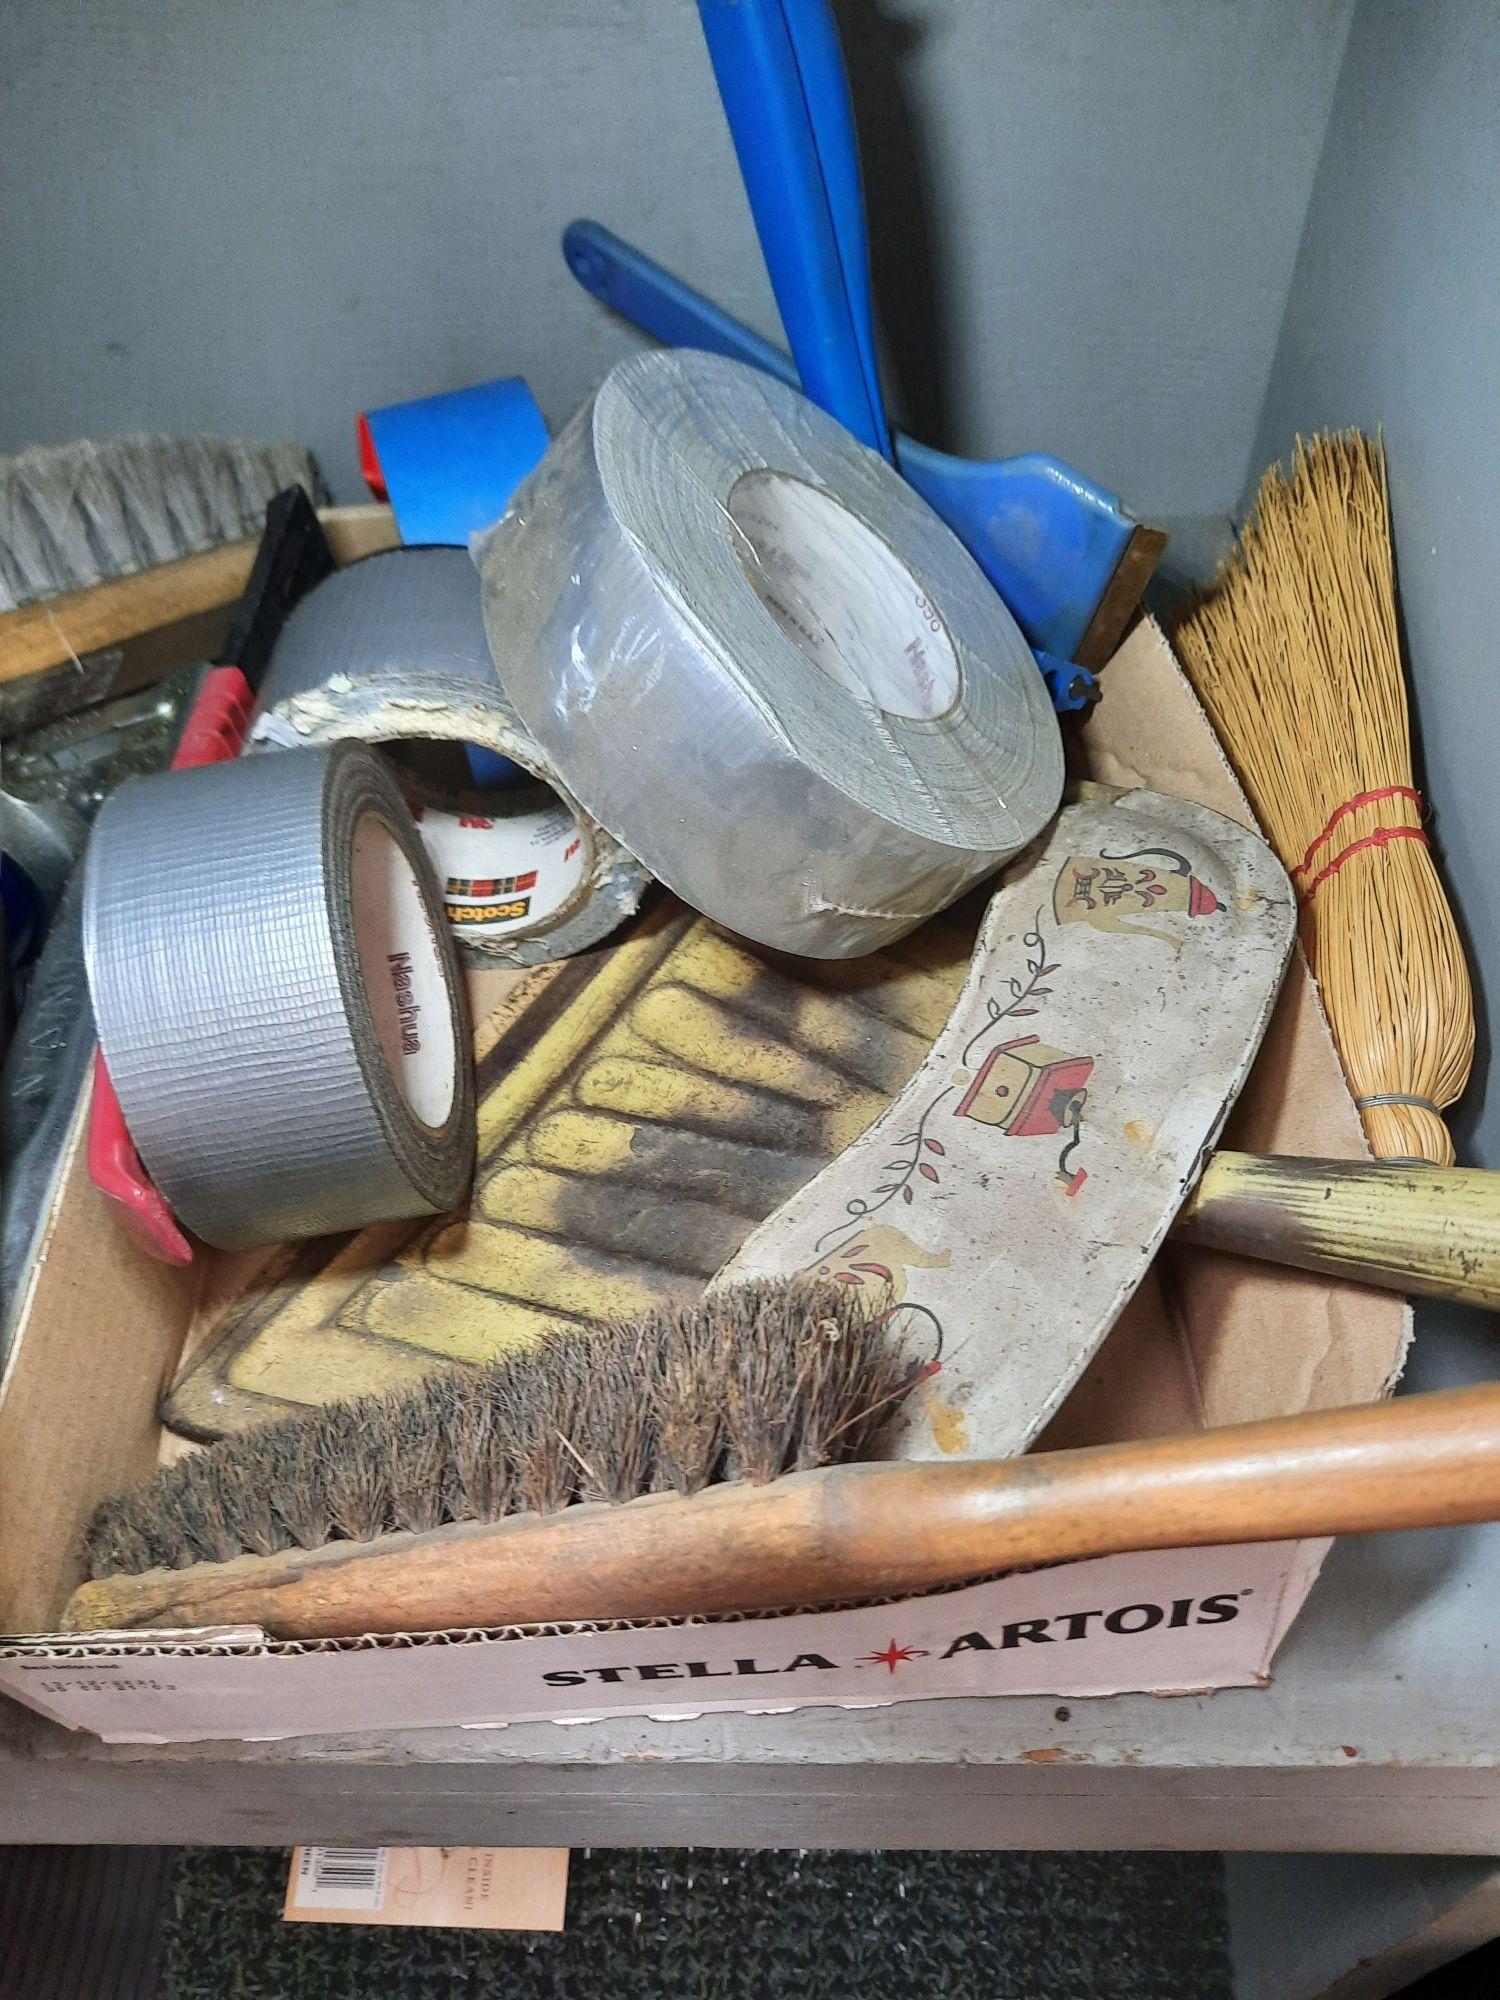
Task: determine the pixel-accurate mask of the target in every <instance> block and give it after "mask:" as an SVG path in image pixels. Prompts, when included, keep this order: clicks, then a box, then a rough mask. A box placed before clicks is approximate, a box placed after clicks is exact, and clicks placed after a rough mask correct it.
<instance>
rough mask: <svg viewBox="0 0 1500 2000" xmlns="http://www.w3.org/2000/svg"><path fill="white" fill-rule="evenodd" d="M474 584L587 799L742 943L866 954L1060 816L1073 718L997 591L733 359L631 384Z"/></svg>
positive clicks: (543, 470)
mask: <svg viewBox="0 0 1500 2000" xmlns="http://www.w3.org/2000/svg"><path fill="white" fill-rule="evenodd" d="M480 570H481V574H482V577H483V580H484V591H485V618H486V624H487V628H488V631H489V637H490V647H491V650H492V652H493V653H494V657H495V661H496V664H497V666H498V667H499V671H500V678H501V680H502V681H503V682H504V684H505V689H506V692H507V694H508V695H509V696H510V699H511V700H512V701H513V702H514V703H515V705H516V708H517V709H518V710H519V712H520V715H521V718H522V720H523V722H524V723H525V724H526V726H527V728H528V729H529V730H530V731H531V733H532V735H533V736H534V737H535V738H536V740H537V742H538V743H539V744H540V745H541V747H542V749H543V751H544V752H545V753H546V755H547V756H548V758H549V759H550V760H551V762H552V764H553V765H554V766H555V768H556V769H557V771H558V772H559V773H560V774H561V776H562V780H563V782H564V783H565V784H566V785H567V787H568V789H569V790H570V791H571V792H572V793H573V795H574V796H575V797H576V798H578V799H580V800H582V802H583V804H584V805H585V806H586V807H587V808H588V810H589V811H590V812H591V813H593V814H594V815H595V816H596V818H598V819H599V820H600V821H601V822H602V824H603V825H605V826H607V827H608V828H609V830H610V831H611V832H612V833H613V834H614V835H615V836H616V837H617V838H618V839H619V840H620V841H622V842H623V843H624V845H625V846H626V847H627V848H629V850H630V851H631V853H633V854H638V855H639V856H640V857H641V859H642V860H643V861H644V862H645V863H646V865H647V866H648V867H649V868H650V869H651V871H652V873H653V874H656V875H659V876H660V877H661V878H662V880H663V881H665V882H667V883H668V884H669V885H670V886H671V887H672V888H673V889H675V890H677V892H678V893H679V894H680V895H682V896H684V897H686V899H687V900H688V901H689V902H691V903H693V904H695V905H696V906H697V907H698V908H699V909H700V910H703V911H705V912H706V913H707V914H708V915H710V916H712V917H716V918H718V919H719V921H720V922H722V923H725V924H727V925H729V926H731V927H732V928H733V929H735V930H738V931H741V932H743V933H744V934H745V935H746V936H747V937H752V938H756V939H758V940H760V941H761V942H762V943H764V944H770V945H778V946H782V947H785V948H787V949H789V950H792V951H798V952H804V953H807V954H809V955H811V956H813V957H822V958H841V957H846V956H851V955H853V954H856V953H859V952H868V951H874V950H876V949H877V948H878V947H879V946H881V945H883V944H888V943H890V942H891V941H892V940H893V939H895V938H898V937H900V936H901V935H902V934H903V933H905V932H906V931H909V930H911V929H912V928H913V926H915V925H916V924H919V923H920V922H922V920H923V919H924V918H925V917H928V916H930V915H932V914H933V912H934V911H936V910H939V909H941V908H943V906H944V905H945V904H947V903H950V902H952V901H953V899H954V898H955V897H956V896H958V895H960V894H961V893H962V892H963V890H964V889H966V888H967V887H969V885H970V884H972V883H974V882H976V881H979V880H980V879H981V878H982V877H984V876H985V875H988V874H990V873H992V872H993V871H994V870H995V869H996V868H997V867H998V866H999V865H1000V864H1001V863H1002V862H1004V861H1005V860H1007V859H1008V858H1009V857H1010V856H1011V855H1013V854H1014V853H1016V852H1017V851H1018V850H1019V849H1020V848H1021V847H1023V846H1025V845H1026V843H1027V842H1028V841H1030V840H1031V839H1032V838H1033V837H1034V836H1035V835H1036V834H1037V833H1038V832H1039V831H1040V829H1041V828H1042V827H1043V826H1044V825H1045V824H1046V822H1047V821H1048V820H1049V819H1050V818H1051V817H1052V815H1053V813H1054V812H1055V811H1056V810H1057V805H1058V800H1059V797H1060V795H1061V790H1062V777H1063V766H1062V746H1061V742H1060V739H1059V736H1058V729H1057V720H1056V717H1055V715H1054V714H1053V711H1052V706H1051V703H1050V701H1049V699H1048V697H1047V692H1046V688H1045V686H1044V684H1043V682H1042V677H1041V675H1040V673H1039V672H1038V670H1037V666H1036V662H1035V661H1034V660H1033V659H1032V657H1031V654H1030V652H1029V651H1028V649H1027V646H1026V643H1025V641H1024V639H1023V638H1022V636H1021V633H1020V630H1019V628H1018V627H1017V625H1016V623H1015V621H1014V619H1013V618H1012V617H1011V616H1010V613H1009V612H1008V611H1007V610H1006V608H1005V606H1004V605H1003V604H1002V603H1001V601H1000V599H999V598H998V597H997V596H996V594H995V591H994V589H993V588H992V587H991V585H990V584H989V583H988V582H987V580H986V579H985V577H984V575H983V574H982V572H981V571H980V569H979V567H978V565H977V564H976V563H975V562H974V560H973V558H972V557H971V556H970V555H969V554H968V552H967V551H966V550H965V549H964V548H963V547H962V546H961V545H960V543H959V542H958V540H957V539H956V538H955V536H954V535H953V534H952V533H951V532H950V530H949V529H948V528H947V527H945V526H944V524H943V523H942V522H941V521H940V520H939V519H938V517H937V515H936V514H934V513H933V512H932V510H931V508H929V507H928V506H927V505H926V503H925V502H924V501H922V500H921V499H919V498H918V497H917V495H916V494H915V493H914V492H913V491H912V490H911V488H910V487H909V486H907V485H906V483H905V482H904V481H903V480H902V479H901V478H900V477H899V476H898V475H897V473H896V472H895V470H894V469H893V468H892V467H891V466H889V465H887V464H886V462H885V461H884V460H883V459H882V458H879V457H878V456H877V455H876V454H875V453H874V452H871V451H867V450H866V449H865V448H864V446H863V445H860V444H858V443H856V442H855V440H854V439H853V438H852V437H850V435H849V434H848V432H847V431H845V430H843V429H842V428H841V427H840V426H839V425H838V424H836V423H835V422H834V421H833V420H832V419H831V418H830V417H827V416H825V415H824V413H823V412H822V411H821V410H819V409H816V408H815V407H814V406H813V405H812V404H811V403H809V402H807V401H806V400H805V398H803V397H801V396H798V395H796V394H795V393H794V392H793V391H792V390H790V389H787V388H784V387H783V386H782V385H781V384H780V383H777V382H773V381H771V380H770V379H769V378H768V377H766V376H764V375H760V374H758V373H757V372H756V371H755V370H753V369H750V368H746V367H743V366H741V365H740V364H738V363H737V362H733V361H725V360H721V359H719V358H718V357H716V356H712V355H707V354H698V353H693V352H689V351H687V350H681V349H678V350H670V351H668V350H662V351H659V352H656V353H651V354H642V355H636V356H634V357H632V359H630V360H628V361H623V362H621V363H620V365H619V366H618V367H617V368H615V369H614V370H613V371H612V372H611V374H610V375H609V376H608V377H607V379H606V380H605V382H604V384H603V386H602V388H600V390H599V391H598V393H597V394H596V395H595V396H594V397H593V399H592V400H591V401H590V402H589V403H587V404H586V405H585V406H584V408H583V409H582V410H581V411H580V412H579V414H578V415H577V416H576V417H575V418H574V419H573V421H572V422H571V423H570V424H569V425H568V427H567V429H566V430H564V431H563V432H562V434H561V435H560V436H559V437H558V438H557V439H556V440H555V442H554V443H553V445H552V446H551V448H550V450H549V451H548V453H547V455H546V457H545V458H544V459H543V460H542V463H541V464H540V465H539V466H538V468H537V470H536V471H535V472H534V473H533V474H532V475H531V476H530V478H529V479H527V480H525V481H524V482H523V483H522V485H521V486H520V487H519V488H518V489H517V491H516V494H515V497H514V498H513V500H512V501H511V504H510V507H509V508H508V509H507V511H506V513H505V514H504V516H502V518H501V520H500V521H499V522H498V523H497V525H496V526H495V527H494V528H493V529H492V530H491V531H490V534H489V535H488V537H487V538H486V540H485V542H484V543H483V545H482V549H481V553H480Z"/></svg>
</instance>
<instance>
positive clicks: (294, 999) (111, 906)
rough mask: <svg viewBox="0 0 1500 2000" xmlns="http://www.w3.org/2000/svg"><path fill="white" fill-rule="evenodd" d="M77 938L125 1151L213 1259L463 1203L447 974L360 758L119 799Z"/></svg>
mask: <svg viewBox="0 0 1500 2000" xmlns="http://www.w3.org/2000/svg"><path fill="white" fill-rule="evenodd" d="M83 936H84V957H85V962H86V964H87V967H88V978H89V990H90V993H91V995H92V997H93V1003H94V1017H95V1021H96V1024H97V1027H98V1031H99V1041H100V1045H101V1047H102V1048H103V1050H104V1057H105V1061H106V1063H107V1064H108V1066H109V1073H110V1076H111V1078H112V1080H113V1082H114V1086H115V1089H116V1091H117V1092H118V1094H119V1099H120V1104H121V1107H122V1109H123V1110H124V1113H125V1122H126V1124H127V1126H128V1127H129V1130H130V1136H131V1138H132V1139H133V1140H134V1141H135V1144H136V1146H137V1148H138V1149H139V1152H140V1155H141V1158H142V1160H143V1162H144V1163H145V1166H146V1169H147V1171H148V1172H149V1173H150V1175H151V1177H152V1179H153V1180H154V1181H155V1182H156V1185H157V1186H158V1187H159V1188H160V1190H161V1192H162V1194H163V1195H164V1196H165V1197H166V1199H167V1200H168V1201H169V1202H170V1203H171V1205H172V1208H173V1209H174V1211H175V1212H176V1214H177V1215H178V1216H179V1218H180V1219H181V1221H182V1222H183V1223H184V1224H185V1225H186V1226H187V1227H188V1228H189V1229H192V1230H194V1231H195V1232H196V1233H197V1234H198V1235H199V1236H201V1237H202V1238H203V1239H204V1240H205V1242H208V1243H212V1244H215V1245H217V1246H218V1247H219V1248H221V1249H236V1248H239V1247H241V1246H242V1245H245V1244H249V1243H260V1242H271V1241H279V1240H282V1239H285V1238H287V1237H296V1236H318V1235H322V1234H324V1233H325V1232H327V1231H330V1230H343V1229H358V1228H361V1227H363V1226H364V1225H365V1224H367V1223H371V1222H382V1221H389V1220H393V1219H395V1218H397V1217H402V1216H415V1215H431V1214H441V1213H444V1212H445V1211H447V1210H449V1209H452V1208H455V1207H457V1206H458V1205H459V1204H460V1203H461V1202H462V1200H463V1198H464V1194H465V1191H466V1189H467V1187H468V1185H469V1181H470V1178H471V1176H472V1173H473V1167H474V1149H475V1132H474V1075H473V1063H472V1060H471V1054H470V1051H471V1046H472V1044H471V1040H470V1030H469V1024H468V1016H467V1009H466V1007H465V1002H464V995H463V980H462V975H461V973H460V972H459V968H458V963H457V958H456V955H455V953H454V949H453V943H452V939H451V936H450V934H449V931H448V927H447V925H446V924H445V923H444V921H443V915H442V902H441V899H440V897H439V895H438V890H437V883H436V881H435V879H434V877H433V873H432V867H431V864H430V862H429V861H428V859H427V856H426V853H425V850H424V849H423V846H422V843H421V840H420V839H419V838H418V835H417V832H416V829H415V827H414V826H413V824H412V820H411V815H410V813H409V812H408V810H407V808H406V804H405V801H404V800H403V799H402V797H401V793H400V791H399V789H398V788H397V785H396V782H395V779H394V778H393V777H392V776H391V774H390V772H389V771H388V770H386V769H385V768H384V766H383V765H382V763H381V762H380V760H379V759H377V758H376V757H375V756H373V755H372V754H371V752H370V751H368V750H366V749H365V748H364V747H363V746H362V745H360V744H356V743H340V744H335V745H332V746H330V747H329V748H326V749H321V750H309V751H306V752H304V753H303V754H302V755H300V756H294V757H252V758H244V759H240V760H237V761H235V762H233V763H228V764H211V765H205V766H204V767H203V768H201V769H199V770H192V771H174V772H170V773H166V774H163V775H161V776H158V777H153V778H133V779H131V780H130V781H129V782H128V783H126V784H124V785H122V786H121V787H120V789H119V790H118V791H117V792H115V793H114V794H113V796H112V797H111V798H109V799H108V800H106V802H105V804H104V806H103V809H102V810H101V811H100V814H99V817H98V820H97V822H96V823H95V827H94V834H93V839H92V841H91V842H90V844H89V851H88V858H87V861H86V864H85V875H84V904H83Z"/></svg>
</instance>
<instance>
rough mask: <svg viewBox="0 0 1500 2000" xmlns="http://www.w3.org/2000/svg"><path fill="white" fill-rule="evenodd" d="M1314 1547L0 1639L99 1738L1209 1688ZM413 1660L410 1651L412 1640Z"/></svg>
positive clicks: (1276, 1609)
mask: <svg viewBox="0 0 1500 2000" xmlns="http://www.w3.org/2000/svg"><path fill="white" fill-rule="evenodd" d="M1304 1546H1305V1545H1302V1544H1298V1543H1288V1542H1278V1543H1264V1544H1258V1545H1251V1546H1246V1547H1235V1548H1229V1549H1185V1550H1169V1551H1160V1550H1152V1551H1145V1552H1142V1553H1138V1554H1129V1555H1116V1556H1107V1557H1101V1558H1098V1559H1096V1560H1093V1561H1088V1562H1078V1563H1064V1564H1058V1565H1054V1566H1052V1567H1049V1568H1043V1569H1036V1570H1029V1571H1022V1572H1016V1573H1013V1574H1011V1575H1008V1576H1002V1577H995V1578H992V1579H990V1580H989V1581H987V1582H982V1583H977V1584H967V1585H963V1586H960V1587H959V1588H957V1589H954V1590H948V1591H937V1592H933V1593H931V1594H930V1595H928V1596H926V1597H920V1598H908V1599H905V1600H900V1601H895V1602H891V1603H887V1604H875V1605H862V1606H852V1607H847V1608H844V1609H840V1610H824V1611H810V1612H809V1611H804V1612H790V1613H780V1614H773V1615H770V1616H764V1617H747V1618H739V1619H735V1618H718V1619H694V1620H654V1621H651V1622H650V1623H643V1624H635V1625H628V1624H614V1625H589V1626H582V1625H580V1626H572V1627H556V1626H553V1627H547V1628H542V1629H539V1630H531V1631H509V1632H478V1631H476V1632H452V1633H425V1634H404V1635H402V1636H400V1637H397V1638H391V1639H384V1640H376V1639H367V1640H352V1641H341V1642H340V1641H327V1642H323V1643H320V1644H315V1645H297V1644H287V1643H276V1642H271V1641H267V1640H265V1639H264V1638H263V1637H262V1635H260V1634H259V1633H257V1632H255V1631H253V1630H247V1629H245V1628H232V1627H231V1628H221V1629H219V1630H216V1631H203V1632H194V1633H181V1634H173V1633H165V1632H164V1633H155V1634H153V1633H132V1634H129V1635H119V1636H117V1637H114V1638H111V1636H110V1635H108V1634H102V1633H101V1634H90V1635H88V1636H87V1637H82V1638H81V1637H72V1638H66V1637H52V1638H46V1637H41V1638H36V1639H27V1640H17V1641H12V1642H9V1643H0V1688H4V1689H5V1690H6V1691H7V1692H9V1693H11V1694H13V1695H15V1696H16V1697H17V1699H19V1700H21V1701H23V1702H25V1703H27V1705H28V1706H30V1707H33V1708H36V1709H38V1710H39V1711H40V1712H41V1713H42V1714H44V1715H48V1716H50V1717H52V1718H53V1719H54V1720H55V1721H58V1722H61V1723H64V1724H66V1725H67V1726H69V1727H72V1728H82V1729H89V1730H92V1731H93V1732H94V1733H96V1734H98V1735H100V1736H102V1737H104V1738H105V1739H106V1740H107V1741H110V1742H121V1743H127V1742H133V1743H168V1742H200V1741H209V1740H214V1739H217V1738H223V1737H224V1736H226V1735H236V1736H240V1737H243V1738H246V1739H248V1740H252V1741H262V1740H275V1739H277V1738H280V1737H285V1736H295V1735H324V1734H343V1733H345V1732H347V1730H348V1729H349V1727H350V1718H351V1717H352V1716H357V1717H358V1718H359V1727H360V1729H362V1730H372V1729H377V1730H393V1729H411V1728H420V1727H424V1726H438V1725H443V1726H450V1727H451V1726H453V1725H455V1724H457V1725H462V1726H466V1727H485V1728H489V1727H496V1726H499V1725H501V1724H504V1723H510V1722H539V1721H554V1722H582V1721H591V1720H597V1719H599V1718H601V1717H607V1716H651V1717H655V1718H660V1719H673V1720H681V1719H685V1718H687V1717H691V1716H697V1715H703V1714H716V1713H722V1712H729V1711H745V1710H750V1711H753V1712H756V1713H766V1712H776V1713H780V1712H784V1711H789V1710H792V1709H796V1708H804V1707H860V1708H863V1707H871V1706H882V1705H884V1704H887V1703H889V1702H893V1701H931V1700H939V1699H942V1698H945V1697H952V1696H974V1695H1005V1694H1049V1695H1066V1696H1069V1697H1085V1696H1094V1695H1110V1694H1121V1693H1126V1692H1130V1691H1136V1690H1139V1689H1141V1688H1142V1687H1147V1688H1153V1689H1155V1690H1157V1691H1158V1692H1172V1693H1184V1692H1192V1693H1203V1692H1207V1691H1210V1690H1212V1689H1216V1688H1221V1687H1246V1686H1254V1685H1256V1684H1258V1683H1259V1682H1261V1681H1263V1680H1264V1679H1265V1677H1266V1674H1267V1672H1268V1670H1269V1665H1270V1658H1271V1654H1272V1652H1273V1651H1274V1649H1275V1646H1276V1643H1277V1641H1278V1639H1279V1637H1280V1635H1281V1632H1282V1631H1283V1630H1284V1629H1285V1623H1286V1619H1287V1616H1288V1606H1289V1602H1290V1600H1291V1599H1292V1598H1293V1597H1294V1596H1296V1594H1297V1592H1298V1590H1299V1588H1300V1579H1299V1563H1300V1560H1301V1554H1302V1550H1303V1548H1304ZM413 1656H415V1657H413Z"/></svg>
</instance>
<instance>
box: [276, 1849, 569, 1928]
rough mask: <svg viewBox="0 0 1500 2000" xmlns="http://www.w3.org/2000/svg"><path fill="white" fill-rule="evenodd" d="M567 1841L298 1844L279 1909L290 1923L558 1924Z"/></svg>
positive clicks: (564, 1892) (564, 1887)
mask: <svg viewBox="0 0 1500 2000" xmlns="http://www.w3.org/2000/svg"><path fill="white" fill-rule="evenodd" d="M567 1893H568V1850H567V1848H565V1847H298V1848H296V1849H294V1850H293V1853H292V1865H291V1873H290V1876H289V1878H288V1881H287V1890H286V1904H285V1907H284V1909H283V1912H282V1915H283V1916H284V1918H285V1920H286V1921H287V1922H288V1923H293V1924H393V1925H401V1924H407V1925H420V1926H424V1927H428V1928H449V1929H455V1930H489V1931H560V1930H561V1929H562V1927H563V1911H564V1907H565V1905H566V1901H567Z"/></svg>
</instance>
